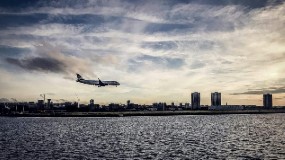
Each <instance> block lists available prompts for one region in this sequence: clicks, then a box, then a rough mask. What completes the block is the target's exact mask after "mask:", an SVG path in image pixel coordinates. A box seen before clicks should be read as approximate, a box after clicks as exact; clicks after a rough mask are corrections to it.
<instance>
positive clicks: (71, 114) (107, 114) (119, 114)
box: [0, 109, 285, 117]
mask: <svg viewBox="0 0 285 160" xmlns="http://www.w3.org/2000/svg"><path fill="white" fill-rule="evenodd" d="M270 113H285V109H270V110H265V109H263V110H236V111H209V110H185V111H134V112H128V111H124V112H50V111H49V112H45V113H16V114H4V115H0V116H1V117H131V116H175V115H222V114H270Z"/></svg>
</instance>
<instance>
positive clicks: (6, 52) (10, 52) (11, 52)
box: [0, 45, 30, 57]
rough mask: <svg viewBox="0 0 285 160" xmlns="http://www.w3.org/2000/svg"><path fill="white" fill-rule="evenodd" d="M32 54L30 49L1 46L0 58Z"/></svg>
mask: <svg viewBox="0 0 285 160" xmlns="http://www.w3.org/2000/svg"><path fill="white" fill-rule="evenodd" d="M28 52H30V49H29V48H19V47H11V46H6V45H0V57H8V56H9V57H14V56H18V55H20V54H25V53H28Z"/></svg>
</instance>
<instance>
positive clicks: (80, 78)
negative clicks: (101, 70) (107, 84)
mask: <svg viewBox="0 0 285 160" xmlns="http://www.w3.org/2000/svg"><path fill="white" fill-rule="evenodd" d="M76 75H77V80H84V79H83V78H82V76H80V74H78V73H77V74H76Z"/></svg>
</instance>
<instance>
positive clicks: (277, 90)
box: [232, 86, 285, 95]
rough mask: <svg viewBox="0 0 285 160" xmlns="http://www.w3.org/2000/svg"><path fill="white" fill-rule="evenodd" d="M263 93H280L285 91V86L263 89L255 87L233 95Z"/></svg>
mask: <svg viewBox="0 0 285 160" xmlns="http://www.w3.org/2000/svg"><path fill="white" fill-rule="evenodd" d="M263 93H272V94H278V93H285V86H281V87H270V88H265V89H264V88H263V89H254V90H249V91H246V92H242V93H233V94H232V95H241V94H258V95H260V94H263Z"/></svg>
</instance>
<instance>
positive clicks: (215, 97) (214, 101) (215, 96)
mask: <svg viewBox="0 0 285 160" xmlns="http://www.w3.org/2000/svg"><path fill="white" fill-rule="evenodd" d="M221 99H222V98H221V93H219V92H214V93H211V105H212V106H220V105H222V102H221Z"/></svg>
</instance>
